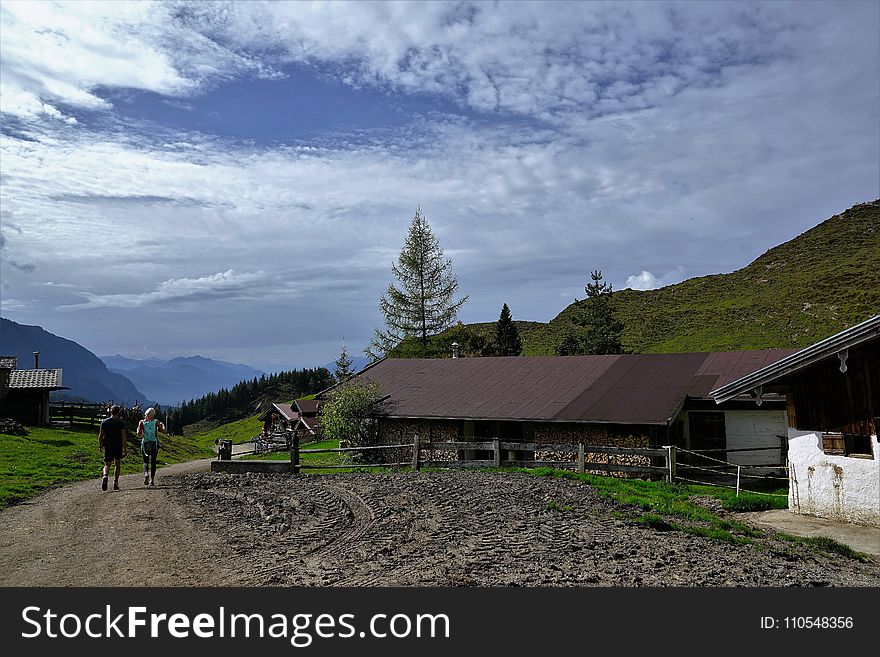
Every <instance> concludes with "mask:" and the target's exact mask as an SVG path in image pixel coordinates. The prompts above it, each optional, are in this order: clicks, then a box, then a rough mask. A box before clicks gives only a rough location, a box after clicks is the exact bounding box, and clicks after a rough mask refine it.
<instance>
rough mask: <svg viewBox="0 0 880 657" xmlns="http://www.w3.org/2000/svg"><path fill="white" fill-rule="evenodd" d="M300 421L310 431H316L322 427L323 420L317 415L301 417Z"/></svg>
mask: <svg viewBox="0 0 880 657" xmlns="http://www.w3.org/2000/svg"><path fill="white" fill-rule="evenodd" d="M299 421H300V422H301V423H302V425H303V428H304V429H306V431H308V432H309V433H315V432H316V431H319V430H320V429H321V421H320V420H319V419H318V418H316V417H300V418H299Z"/></svg>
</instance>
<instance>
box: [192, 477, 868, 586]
mask: <svg viewBox="0 0 880 657" xmlns="http://www.w3.org/2000/svg"><path fill="white" fill-rule="evenodd" d="M184 480H185V483H186V486H184V487H181V488H178V489H177V492H178V494H179V496H180V498H181V501H182V503H184V504H186V505H190V504H193V503H195V504H196V505H198V507H199V508H200V509H201V513H202V515H203V517H204V518H205V519H206V523H207V525H208V526H209V527H210V528H211V529H212V530H213V531H214V532H215V533H217V534H218V535H222V536H225V537H226V540H227V542H228V545H229V549H230V552H231V554H233V555H234V556H235V559H236V560H243V561H244V562H246V563H242V565H241V567H242V568H244V572H245V573H247V574H246V575H245V579H246V580H247V581H248V582H251V583H254V584H275V585H321V586H328V585H329V586H333V585H336V586H346V585H354V586H364V585H383V586H398V585H403V586H408V585H428V586H435V585H440V586H448V585H452V586H461V585H477V586H496V585H497V586H542V585H543V586H547V585H549V586H562V585H565V586H569V585H574V586H584V585H594V586H699V585H710V586H790V585H800V586H828V585H832V586H878V585H880V561H878V560H873V561H871V562H870V563H860V562H857V561H854V560H852V559H848V558H845V557H839V556H838V557H830V556H825V555H823V554H819V553H817V552H815V551H813V550H810V549H808V548H803V547H801V546H798V547H792V545H791V544H790V543H787V542H786V543H783V542H780V541H778V540H775V539H772V538H770V535H769V534H764V535H763V536H761V537H758V538H756V539H754V540H755V542H756V544H757V546H756V545H739V544H730V543H723V542H719V541H716V540H712V539H708V538H704V537H699V536H693V535H690V534H685V533H682V532H677V531H657V530H654V529H649V528H645V527H642V526H640V525H637V524H636V523H633V522H632V521H628V520H627V519H626V516H627V515H632V511H631V510H630V509H626V508H623V507H621V506H620V505H617V504H616V503H614V502H612V501H610V500H608V499H606V498H600V497H599V496H598V495H597V494H596V493H595V492H594V491H593V489H591V488H590V487H589V486H587V485H585V484H582V483H579V482H575V481H569V480H560V479H549V478H538V477H532V476H529V475H525V474H492V473H482V472H466V471H458V472H452V471H450V472H442V473H416V474H412V473H400V474H381V475H368V474H363V475H336V476H320V477H303V478H300V479H297V480H293V481H292V480H290V479H289V478H286V477H284V476H274V477H273V476H268V475H235V476H230V475H225V476H223V475H191V476H188V477H185V478H184Z"/></svg>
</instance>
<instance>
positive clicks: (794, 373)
mask: <svg viewBox="0 0 880 657" xmlns="http://www.w3.org/2000/svg"><path fill="white" fill-rule="evenodd" d="M711 394H712V397H713V398H714V399H715V401H716V402H717V403H718V404H720V405H723V404H725V403H728V400H730V399H734V398H736V397H741V396H743V395H748V396H749V397H751V399H752V400H753V401H752V406H753V408H761V407H762V403H763V400H764V399H765V398H766V397H767V396H768V395H783V396H784V397H785V398H786V401H787V411H788V412H787V416H788V426H787V431H786V433H787V437H788V465H789V492H788V507H789V509H790V510H791V511H792V512H794V513H803V514H807V515H815V516H821V517H826V518H831V519H835V520H843V521H847V522H856V523H862V524H869V525H877V526H880V446H878V442H877V428H878V425H880V315H877V316H875V317H872V318H870V319H868V320H867V321H864V322H862V323H861V324H858V325H856V326H852V327H850V328H848V329H846V330H844V331H841V332H840V333H838V334H836V335H833V336H831V337H829V338H826V339H825V340H822V341H820V342H817V343H816V344H814V345H811V346H809V347H806V348H805V349H801V350H800V351H798V352H796V353H794V354H792V355H791V356H789V357H787V358H783V359H782V360H779V361H777V362H775V363H772V364H768V365H767V366H765V367H762V368H759V369H757V370H756V371H754V372H751V373H749V374H748V375H746V376H743V377H740V378H738V379H736V380H735V381H732V382H730V383H728V384H727V385H724V386H721V387H718V388H717V389H715V390H713V391H712V393H711ZM756 404H757V405H756Z"/></svg>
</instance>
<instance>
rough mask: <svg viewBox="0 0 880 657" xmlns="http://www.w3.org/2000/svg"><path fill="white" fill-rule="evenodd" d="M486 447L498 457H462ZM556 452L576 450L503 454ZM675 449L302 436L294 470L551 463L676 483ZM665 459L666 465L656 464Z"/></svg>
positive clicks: (293, 451)
mask: <svg viewBox="0 0 880 657" xmlns="http://www.w3.org/2000/svg"><path fill="white" fill-rule="evenodd" d="M407 448H408V449H409V450H411V454H412V458H411V459H410V460H407V461H396V462H388V463H355V464H343V465H318V464H316V465H312V464H307V463H302V462H301V460H300V456H301V455H302V454H327V453H337V454H339V453H341V454H345V453H357V452H370V451H376V450H391V449H397V450H400V449H407ZM422 450H426V451H438V450H439V451H454V452H456V456H458V457H459V458H456V459H455V460H451V461H438V460H430V459H422V457H421V452H422ZM472 450H473V451H485V452H491V454H492V458H489V459H466V458H461V452H464V451H472ZM506 451H517V452H536V451H541V452H555V453H558V454H571V455H572V458H571V459H569V460H559V461H537V460H530V459H506V458H502V456H503V452H506ZM592 454H602V455H605V456H606V458H605V460H604V462H600V461H593V460H590V459H588V458H587V456H588V455H592ZM611 456H635V457H642V458H644V460H645V461H647V463H644V464H623V463H610V462H609V461H610V460H611V459H610V457H611ZM675 458H676V454H675V447H674V446H670V447H655V448H649V447H605V446H595V445H585V444H583V443H579V444H569V443H521V442H505V441H502V440H500V439H499V438H493V439H488V440H478V441H458V442H428V443H422V442H421V441H420V440H419V436H418V434H416V435H415V436H414V438H413V442H411V443H401V444H397V445H377V446H371V447H337V448H323V449H300V445H299V438H298V437H296V438H295V439H294V440H293V441H292V442H291V446H290V469H291V472H293V473H294V474H299V473H300V472H301V471H302V470H309V469H314V470H324V469H348V468H352V467H357V468H388V467H403V466H409V467H412V469H413V470H419V469H420V468H423V467H425V468H491V467H496V468H499V467H521V468H540V467H551V468H560V469H574V470H576V471H577V472H586V471H588V470H589V471H599V472H600V473H602V472H604V473H611V472H627V473H634V474H641V475H651V476H662V477H663V478H665V479H666V480H667V481H675ZM661 460H662V462H663V465H656V463H658V462H660V461H661Z"/></svg>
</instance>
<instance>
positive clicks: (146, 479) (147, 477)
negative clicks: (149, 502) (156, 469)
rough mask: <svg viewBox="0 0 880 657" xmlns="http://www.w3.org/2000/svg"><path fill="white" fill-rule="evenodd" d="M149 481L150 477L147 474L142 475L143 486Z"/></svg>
mask: <svg viewBox="0 0 880 657" xmlns="http://www.w3.org/2000/svg"><path fill="white" fill-rule="evenodd" d="M149 483H150V477H149V475H144V486H146V485H147V484H149Z"/></svg>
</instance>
